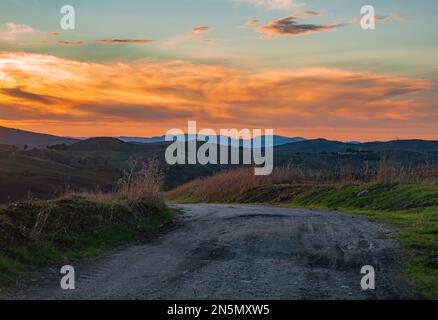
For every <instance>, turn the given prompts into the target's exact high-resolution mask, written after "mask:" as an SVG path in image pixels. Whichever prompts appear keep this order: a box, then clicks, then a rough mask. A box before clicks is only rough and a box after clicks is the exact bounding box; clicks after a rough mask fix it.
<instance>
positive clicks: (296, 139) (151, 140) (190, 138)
mask: <svg viewBox="0 0 438 320" xmlns="http://www.w3.org/2000/svg"><path fill="white" fill-rule="evenodd" d="M184 136H185V139H186V141H193V140H195V139H197V140H199V141H205V140H206V137H205V136H202V135H198V136H197V137H195V135H188V134H185V135H184ZM221 138H222V141H227V142H226V143H224V144H225V145H230V144H231V143H236V144H238V145H239V146H243V145H244V140H240V141H237V139H231V138H229V137H225V136H220V135H218V136H216V139H217V141H218V143H221ZM117 139H120V140H121V141H124V142H135V143H144V144H150V143H160V142H165V141H166V136H161V137H153V138H140V137H117ZM305 140H306V139H304V138H300V137H294V138H289V137H283V136H274V144H273V146H274V147H275V146H280V145H284V144H287V143H294V142H300V141H305ZM264 142H265V137H262V139H261V144H262V145H264ZM251 143H252V144H253V143H254V139H252V142H251ZM254 146H255V147H260V145H257V144H255V145H254Z"/></svg>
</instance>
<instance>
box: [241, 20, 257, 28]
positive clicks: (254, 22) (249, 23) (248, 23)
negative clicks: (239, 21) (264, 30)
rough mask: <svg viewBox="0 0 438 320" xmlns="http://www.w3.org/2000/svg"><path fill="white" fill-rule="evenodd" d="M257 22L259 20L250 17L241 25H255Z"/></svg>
mask: <svg viewBox="0 0 438 320" xmlns="http://www.w3.org/2000/svg"><path fill="white" fill-rule="evenodd" d="M259 22H260V20H257V19H251V20H248V21H247V22H245V24H244V25H243V26H244V27H249V26H255V25H257V24H259Z"/></svg>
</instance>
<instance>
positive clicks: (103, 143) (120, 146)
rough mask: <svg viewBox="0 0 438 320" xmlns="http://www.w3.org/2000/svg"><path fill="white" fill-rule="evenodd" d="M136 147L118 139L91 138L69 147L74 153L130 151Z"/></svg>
mask: <svg viewBox="0 0 438 320" xmlns="http://www.w3.org/2000/svg"><path fill="white" fill-rule="evenodd" d="M134 147H135V146H134V145H133V144H130V143H127V142H123V141H122V140H119V139H116V138H105V137H102V138H91V139H87V140H82V141H79V142H76V143H73V144H72V145H70V146H69V148H68V149H69V150H72V151H105V150H111V151H129V150H130V149H133V148H134Z"/></svg>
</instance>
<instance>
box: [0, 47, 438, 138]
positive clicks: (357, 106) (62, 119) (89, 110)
mask: <svg viewBox="0 0 438 320" xmlns="http://www.w3.org/2000/svg"><path fill="white" fill-rule="evenodd" d="M0 80H1V81H0V125H2V124H3V125H6V124H7V125H10V126H16V127H21V128H27V129H40V131H41V129H43V131H47V132H50V133H56V134H63V135H77V136H84V135H104V134H106V135H124V134H126V135H127V134H136V135H137V134H140V135H155V134H162V133H164V132H166V131H167V130H168V129H170V128H175V127H180V128H185V126H186V124H187V120H197V121H199V122H200V124H202V125H203V126H208V127H211V128H215V129H218V128H229V127H237V128H242V127H248V128H254V127H262V128H266V127H268V128H269V127H270V128H275V129H276V130H277V131H278V132H286V131H289V132H290V133H291V132H292V133H303V135H306V132H310V131H312V130H317V129H318V130H319V131H318V132H319V134H318V135H319V136H327V137H330V135H333V134H335V133H336V132H337V131H341V130H344V131H347V128H349V129H348V130H349V133H350V134H351V137H350V138H353V137H354V138H357V139H359V138H361V137H364V135H365V134H364V133H360V132H363V131H365V130H366V129H367V128H374V129H375V128H376V127H377V128H378V127H381V128H384V129H383V130H384V131H385V130H386V128H389V127H390V126H393V125H394V126H395V125H397V126H401V128H402V129H403V130H407V129H408V128H411V129H412V128H418V123H421V122H422V121H424V119H429V120H430V119H436V120H438V114H437V112H436V110H434V108H433V107H432V106H431V105H429V104H428V103H427V101H425V100H422V99H420V98H419V97H418V96H417V94H418V93H421V92H423V91H425V90H428V89H430V88H431V87H432V84H431V83H430V82H429V81H426V80H422V79H417V78H409V77H401V76H395V75H385V74H383V75H382V74H371V73H369V72H359V71H346V70H339V69H328V68H306V69H290V70H275V69H272V70H247V69H240V68H233V67H225V66H215V65H201V64H194V63H191V62H187V61H157V60H140V61H136V62H132V63H106V64H100V63H90V62H79V61H74V60H68V59H61V58H57V57H54V56H50V55H37V54H27V53H16V52H9V53H7V52H3V53H0ZM323 130H325V131H323ZM388 130H389V129H388ZM324 132H326V133H327V134H324ZM388 132H389V131H388ZM435 132H436V130H435ZM359 133H360V134H359ZM385 134H387V132H385ZM309 135H310V134H309ZM309 135H308V136H309ZM359 135H360V136H359ZM398 135H399V136H402V135H401V134H398ZM338 138H339V137H338ZM436 138H438V136H437V137H436Z"/></svg>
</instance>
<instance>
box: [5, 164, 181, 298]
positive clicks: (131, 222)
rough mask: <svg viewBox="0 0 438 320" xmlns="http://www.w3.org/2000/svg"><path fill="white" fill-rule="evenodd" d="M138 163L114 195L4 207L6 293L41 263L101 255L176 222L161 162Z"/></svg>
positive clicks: (84, 195) (70, 197)
mask: <svg viewBox="0 0 438 320" xmlns="http://www.w3.org/2000/svg"><path fill="white" fill-rule="evenodd" d="M136 166H137V167H138V166H140V168H133V170H132V171H130V172H126V174H125V177H124V179H122V180H121V182H120V184H119V188H118V189H117V190H116V191H114V192H112V193H100V192H95V193H80V194H79V193H74V192H70V193H69V194H66V195H65V196H63V197H61V198H60V199H57V200H52V201H27V202H23V203H15V204H11V205H9V206H7V207H3V208H1V209H0V296H1V295H5V294H6V292H5V291H6V290H7V289H6V288H10V287H11V286H13V284H14V282H15V281H16V280H17V279H19V278H21V277H25V276H27V275H28V274H29V272H30V271H32V270H33V269H34V268H36V267H41V266H45V265H49V264H54V263H56V264H66V263H71V261H72V260H75V259H81V258H86V257H92V256H96V255H98V254H100V253H102V252H103V251H105V250H107V249H109V248H112V247H115V246H117V245H120V244H122V243H125V242H127V241H130V240H133V239H134V238H135V237H138V236H142V235H145V234H148V233H150V232H151V231H154V230H157V229H159V228H161V227H162V226H163V225H165V224H167V223H169V222H171V221H172V220H173V218H174V212H173V211H172V210H171V209H169V208H168V207H167V206H166V205H165V204H164V201H163V199H162V197H161V194H160V191H159V190H160V187H161V184H162V183H161V180H162V178H161V175H160V173H159V171H158V167H157V163H156V161H151V162H150V163H149V164H147V165H141V164H138V163H136ZM134 169H135V170H134ZM2 290H3V292H1V291H2Z"/></svg>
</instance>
